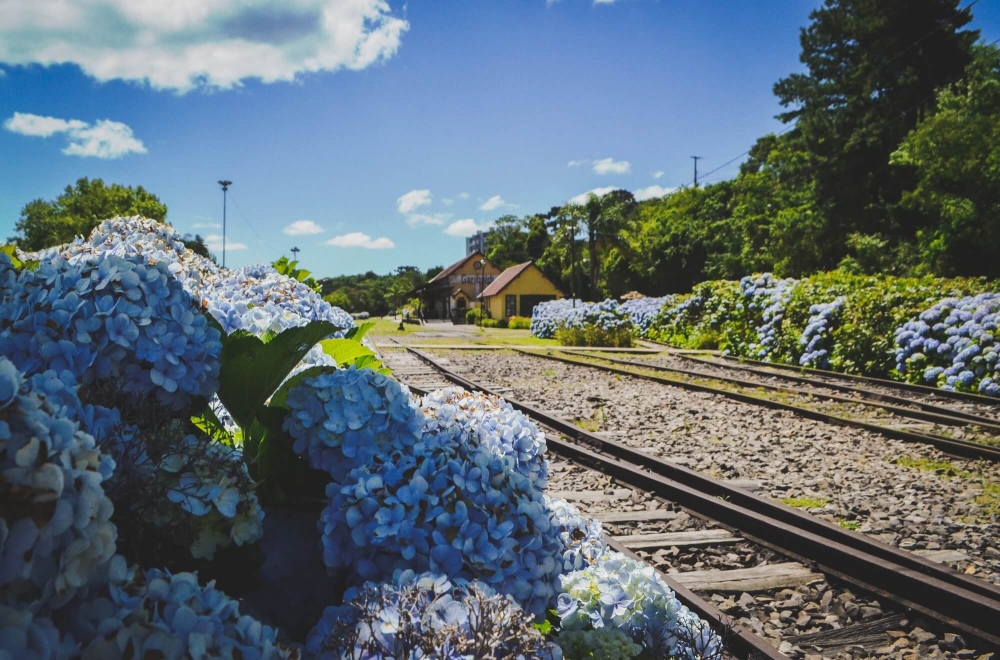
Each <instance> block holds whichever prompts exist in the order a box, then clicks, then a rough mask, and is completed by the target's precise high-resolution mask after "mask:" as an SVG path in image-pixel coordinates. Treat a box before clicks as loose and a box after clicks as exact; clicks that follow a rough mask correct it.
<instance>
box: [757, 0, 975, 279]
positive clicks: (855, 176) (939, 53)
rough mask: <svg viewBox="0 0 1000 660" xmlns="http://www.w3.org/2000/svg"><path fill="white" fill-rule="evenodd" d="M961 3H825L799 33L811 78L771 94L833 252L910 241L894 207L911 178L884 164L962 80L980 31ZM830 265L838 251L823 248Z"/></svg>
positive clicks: (799, 77) (796, 78) (909, 228)
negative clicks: (869, 238) (940, 92)
mask: <svg viewBox="0 0 1000 660" xmlns="http://www.w3.org/2000/svg"><path fill="white" fill-rule="evenodd" d="M958 5H959V0H826V1H825V2H824V4H823V6H822V7H821V8H819V9H817V10H815V11H813V12H812V14H811V15H810V18H811V21H812V22H811V23H810V25H809V26H808V27H806V28H803V30H802V34H801V37H800V41H801V44H802V53H801V55H800V57H799V59H800V60H801V61H802V63H803V64H805V65H806V67H807V68H808V73H797V74H792V75H790V76H788V77H787V78H783V79H782V80H779V81H778V82H777V83H776V84H775V86H774V93H775V94H776V95H777V96H778V98H779V99H780V100H781V103H782V105H784V106H786V107H789V108H790V110H789V111H788V112H786V113H784V114H782V115H780V118H781V119H782V120H783V121H786V122H787V121H797V126H798V131H799V133H800V136H801V138H802V140H803V144H804V146H805V148H806V149H807V150H808V151H809V152H810V154H811V155H812V158H811V160H812V164H813V171H814V176H815V179H816V195H817V201H818V202H819V203H820V205H821V206H823V207H824V208H826V209H828V223H829V225H828V227H827V231H826V232H825V235H826V237H827V238H828V239H830V243H833V242H834V241H835V240H836V237H843V236H846V235H847V234H849V233H852V232H858V233H861V234H881V235H883V236H885V237H889V238H896V239H904V240H906V239H909V238H912V236H913V234H914V232H915V227H914V226H913V221H912V220H911V219H909V218H907V217H906V214H905V211H901V210H900V209H899V208H898V207H897V206H896V204H897V202H898V201H899V199H900V196H901V195H902V193H903V191H905V190H907V189H909V188H911V187H912V186H913V183H914V182H913V181H912V180H911V179H912V175H909V176H908V175H907V172H906V171H905V170H901V169H899V168H893V167H890V166H889V157H890V154H892V152H893V151H894V150H895V149H896V148H897V146H898V145H899V143H900V142H901V141H902V140H903V138H904V137H905V136H906V135H907V133H908V132H909V131H910V130H912V129H913V128H914V126H916V125H917V123H918V121H919V120H920V119H921V118H922V117H924V116H926V115H927V114H929V113H931V112H932V111H933V104H934V91H935V89H937V88H939V87H941V86H943V85H946V84H948V83H950V82H952V81H954V80H955V79H957V78H958V77H960V76H961V75H962V72H963V70H964V69H965V67H966V66H967V65H968V64H969V62H970V60H971V58H972V46H973V44H974V43H975V41H976V39H977V38H978V36H979V32H978V31H976V30H963V29H962V28H963V27H964V26H965V25H967V24H968V23H969V21H970V20H971V19H972V15H971V13H970V11H969V10H968V9H959V8H958ZM825 247H826V248H827V249H825V250H824V252H825V253H826V255H827V259H828V260H829V262H830V263H827V264H825V265H826V266H827V267H831V266H835V265H836V261H837V260H838V259H839V258H840V257H841V256H843V250H844V248H843V246H842V245H828V246H825Z"/></svg>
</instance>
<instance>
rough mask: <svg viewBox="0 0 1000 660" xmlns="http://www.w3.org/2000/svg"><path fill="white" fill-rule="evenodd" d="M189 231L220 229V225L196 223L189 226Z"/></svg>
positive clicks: (215, 223) (216, 223)
mask: <svg viewBox="0 0 1000 660" xmlns="http://www.w3.org/2000/svg"><path fill="white" fill-rule="evenodd" d="M191 229H222V224H221V223H218V222H196V223H194V224H193V225H191Z"/></svg>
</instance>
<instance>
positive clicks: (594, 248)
mask: <svg viewBox="0 0 1000 660" xmlns="http://www.w3.org/2000/svg"><path fill="white" fill-rule="evenodd" d="M635 205H636V201H635V197H633V196H632V193H630V192H629V191H627V190H612V191H611V192H609V193H607V194H605V195H600V196H598V195H594V194H590V195H588V196H587V201H586V202H584V203H583V204H581V205H580V206H581V207H582V208H583V213H582V217H583V229H584V231H585V232H586V234H587V270H588V272H589V273H590V282H589V284H590V287H589V290H588V296H589V297H590V299H591V300H600V299H601V298H602V297H603V295H602V294H603V292H602V288H601V263H602V258H601V254H600V246H601V244H602V243H603V244H605V245H613V244H615V242H616V241H617V239H618V236H619V232H620V231H621V230H622V228H623V227H624V226H625V222H626V220H627V218H628V217H629V216H630V215H631V214H632V213H633V212H634V210H635ZM616 262H617V260H616Z"/></svg>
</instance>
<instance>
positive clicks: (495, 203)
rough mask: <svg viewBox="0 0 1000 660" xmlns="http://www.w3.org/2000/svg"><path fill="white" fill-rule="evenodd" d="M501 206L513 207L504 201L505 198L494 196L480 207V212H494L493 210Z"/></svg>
mask: <svg viewBox="0 0 1000 660" xmlns="http://www.w3.org/2000/svg"><path fill="white" fill-rule="evenodd" d="M501 206H513V205H512V204H508V203H507V202H505V201H503V197H501V196H500V195H493V196H492V197H490V198H489V199H488V200H486V201H485V202H483V203H482V204H480V205H479V210H480V211H492V210H493V209H496V208H499V207H501Z"/></svg>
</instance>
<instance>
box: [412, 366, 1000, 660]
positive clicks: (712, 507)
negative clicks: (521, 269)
mask: <svg viewBox="0 0 1000 660" xmlns="http://www.w3.org/2000/svg"><path fill="white" fill-rule="evenodd" d="M408 350H409V351H411V352H412V353H413V354H415V355H416V356H417V357H419V358H420V359H422V360H423V361H424V362H426V363H428V364H429V365H431V366H432V367H434V368H435V369H437V370H438V371H439V372H440V373H441V374H442V376H444V377H445V378H446V379H448V380H450V381H452V382H454V383H456V384H458V385H461V386H462V387H464V388H466V389H469V390H480V391H483V392H486V393H490V394H495V393H494V392H492V391H491V390H490V389H489V388H485V387H483V386H482V385H480V384H478V383H475V382H473V381H471V380H469V379H467V378H464V377H463V376H460V375H458V374H455V373H454V372H452V371H450V370H449V369H447V368H446V367H443V366H442V365H440V364H439V363H437V362H436V361H435V360H434V359H433V358H432V357H431V356H429V355H427V354H426V353H423V352H422V351H417V350H415V349H412V348H410V349H408ZM505 398H506V397H505ZM506 400H507V402H508V403H510V404H511V405H512V406H513V407H514V408H516V409H518V410H520V411H521V412H524V413H525V414H527V415H528V416H529V417H531V418H533V419H534V420H535V421H537V422H539V423H541V424H543V425H545V426H548V427H550V428H552V429H554V430H556V431H558V432H559V433H561V434H563V435H565V436H566V437H568V438H571V439H572V441H567V440H563V439H561V438H547V439H546V442H547V444H548V445H549V447H550V448H551V449H552V450H553V451H554V452H555V453H557V454H560V455H562V456H564V457H566V458H569V459H570V460H573V461H575V462H578V463H580V464H583V465H586V466H588V467H592V468H596V469H599V470H600V471H602V472H604V473H605V474H608V475H610V476H612V477H614V478H616V479H618V480H620V481H622V482H623V483H627V484H629V485H632V486H634V487H637V488H640V489H643V490H647V491H649V492H652V493H654V494H656V495H658V496H660V497H664V498H666V499H669V500H671V501H673V502H676V503H677V504H679V505H681V506H684V507H686V508H688V509H690V510H692V511H694V512H695V513H697V514H699V515H703V516H707V517H709V518H711V519H713V520H715V521H717V522H719V523H721V524H722V525H723V526H727V527H730V528H731V529H734V530H737V531H738V532H739V534H740V535H741V536H744V537H745V538H748V539H750V540H752V541H754V542H758V543H760V544H762V545H764V546H766V547H770V548H774V549H776V550H779V551H780V552H782V553H784V554H786V555H789V556H792V557H793V558H798V559H799V560H800V561H803V562H804V563H807V564H815V565H816V566H817V567H818V568H819V569H820V570H822V571H824V572H826V573H828V574H831V575H834V576H836V577H838V578H839V579H842V580H844V581H845V582H848V583H851V584H854V585H856V586H858V587H860V588H862V589H865V590H866V591H870V592H874V593H876V594H878V595H880V596H882V597H885V598H887V599H890V600H893V601H894V602H896V603H897V604H899V605H901V606H903V607H905V608H909V609H912V610H915V611H917V612H920V613H922V614H924V615H926V616H929V617H932V618H934V619H936V620H938V621H940V622H942V623H944V624H945V625H948V626H951V627H954V628H957V629H959V630H961V631H962V632H964V633H967V634H969V635H972V636H975V637H976V638H978V639H980V640H983V641H985V642H987V643H988V644H990V645H991V646H1000V631H998V630H997V626H996V623H997V621H1000V588H998V587H997V586H995V585H993V584H991V583H989V582H986V581H984V580H979V579H977V578H971V577H969V576H967V575H965V574H963V573H959V572H958V571H955V570H953V569H951V568H949V567H947V566H942V565H939V564H936V563H934V562H932V561H930V560H928V559H925V558H923V557H921V556H919V555H916V554H913V553H909V552H906V551H904V550H900V549H899V548H895V547H893V546H890V545H887V544H884V543H881V542H879V541H877V540H875V539H872V538H870V537H868V536H865V535H863V534H859V533H856V532H852V531H849V530H845V529H843V528H841V527H839V526H837V525H833V524H832V523H828V522H826V521H824V520H822V519H820V518H817V517H815V516H811V515H809V514H806V513H803V512H801V511H798V510H796V509H793V508H791V507H789V506H786V505H784V504H781V503H779V502H775V501H773V500H769V499H766V498H763V497H760V496H758V495H754V494H753V493H750V492H747V491H745V490H742V489H740V488H736V487H734V486H731V485H729V484H726V483H724V482H722V481H719V480H717V479H712V478H711V477H707V476H705V475H703V474H700V473H698V472H695V471H694V470H690V469H688V468H685V467H683V466H681V465H676V464H673V463H669V462H667V461H664V460H662V459H660V458H657V457H654V456H650V455H647V454H646V453H644V452H642V451H640V450H638V449H635V448H633V447H629V446H627V445H624V444H622V443H619V442H615V441H613V440H608V439H606V438H602V437H600V436H598V435H595V434H593V433H590V432H588V431H585V430H584V429H581V428H579V427H577V426H575V425H574V424H572V423H571V422H569V421H567V420H563V419H560V418H558V417H554V416H552V415H549V414H547V413H545V412H543V411H541V410H538V409H536V408H534V407H533V406H530V405H527V404H525V403H522V402H519V401H515V400H513V399H510V398H506ZM954 617H961V619H956V618H954Z"/></svg>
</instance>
